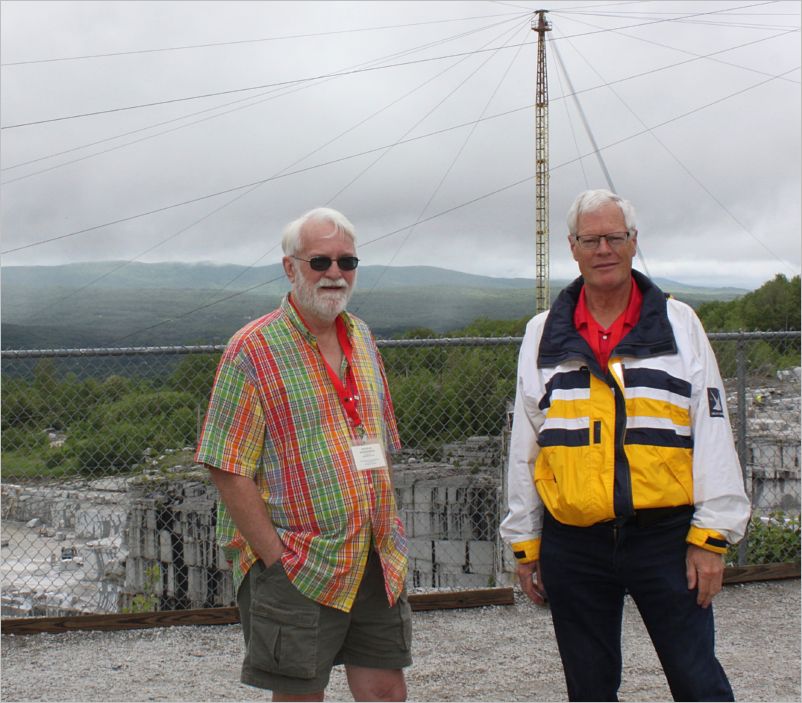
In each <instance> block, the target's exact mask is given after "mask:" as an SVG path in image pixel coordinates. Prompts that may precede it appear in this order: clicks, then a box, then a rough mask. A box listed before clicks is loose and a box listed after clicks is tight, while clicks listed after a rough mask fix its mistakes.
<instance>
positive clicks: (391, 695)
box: [368, 679, 407, 703]
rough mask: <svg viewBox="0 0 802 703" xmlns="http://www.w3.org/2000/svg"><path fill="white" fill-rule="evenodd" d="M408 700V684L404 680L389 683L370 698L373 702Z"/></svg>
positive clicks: (375, 691) (377, 689)
mask: <svg viewBox="0 0 802 703" xmlns="http://www.w3.org/2000/svg"><path fill="white" fill-rule="evenodd" d="M406 699H407V684H406V681H404V679H401V680H400V681H395V682H393V683H388V684H386V685H384V686H382V687H377V688H376V689H374V691H373V694H372V695H371V696H369V697H368V700H371V701H388V703H389V702H390V701H405V700H406Z"/></svg>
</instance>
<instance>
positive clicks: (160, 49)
mask: <svg viewBox="0 0 802 703" xmlns="http://www.w3.org/2000/svg"><path fill="white" fill-rule="evenodd" d="M514 14H520V13H515V12H499V13H496V14H493V15H474V16H473V17H455V18H453V19H447V20H428V21H426V22H407V23H406V24H387V25H381V26H378V27H357V28H354V29H339V30H333V31H331V32H312V33H308V34H284V35H279V36H275V37H261V38H258V39H239V40H234V41H222V42H208V43H206V44H184V45H182V46H166V47H158V48H155V49H132V50H130V51H110V52H107V53H103V54H84V55H83V56H60V57H56V58H50V59H28V60H26V61H7V62H5V63H2V64H0V66H3V67H6V66H25V65H30V64H37V63H55V62H57V61H81V60H84V59H103V58H109V57H113V56H131V55H134V54H155V53H159V52H164V51H184V50H186V49H205V48H208V47H215V46H235V45H238V44H257V43H260V42H272V41H288V40H295V39H309V38H318V37H328V36H333V35H338V34H353V33H355V32H374V31H378V30H386V29H403V28H405V27H420V26H423V25H431V24H444V23H449V24H452V23H454V22H467V21H469V20H479V19H489V18H492V17H505V16H510V15H514Z"/></svg>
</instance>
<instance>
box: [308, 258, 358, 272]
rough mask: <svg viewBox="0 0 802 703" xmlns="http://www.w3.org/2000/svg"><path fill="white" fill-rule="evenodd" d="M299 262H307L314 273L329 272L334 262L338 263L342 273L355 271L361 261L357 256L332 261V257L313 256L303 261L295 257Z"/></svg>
mask: <svg viewBox="0 0 802 703" xmlns="http://www.w3.org/2000/svg"><path fill="white" fill-rule="evenodd" d="M292 258H293V259H298V261H306V263H308V264H309V267H310V268H311V269H312V270H313V271H328V270H329V269H330V268H331V265H332V263H333V262H335V261H336V262H337V266H338V267H339V268H340V271H353V270H354V269H355V268H356V267H357V266H359V259H357V258H356V257H355V256H341V257H340V258H339V259H332V258H331V257H330V256H313V257H312V258H311V259H302V258H301V257H300V256H293V257H292Z"/></svg>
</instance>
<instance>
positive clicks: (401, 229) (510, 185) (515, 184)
mask: <svg viewBox="0 0 802 703" xmlns="http://www.w3.org/2000/svg"><path fill="white" fill-rule="evenodd" d="M798 69H799V66H797V67H796V68H794V69H792V70H794V71H795V70H798ZM772 80H774V79H773V78H768V79H766V80H764V81H760V82H759V83H755V84H754V85H752V86H749V87H747V88H744V89H742V90H738V91H736V92H735V93H731V94H729V95H725V96H724V97H722V98H719V99H717V100H714V101H713V102H711V103H708V104H706V105H702V106H700V107H697V108H694V109H693V110H689V111H687V112H684V113H682V114H680V115H675V116H674V117H672V118H670V119H668V120H665V121H663V122H661V123H660V124H656V125H654V126H653V127H650V128H646V129H643V130H641V131H640V132H636V133H635V134H630V135H629V136H627V137H622V138H621V139H618V140H616V141H614V142H611V143H610V144H607V145H605V146H603V147H601V149H602V150H606V149H612V148H613V147H616V146H619V145H621V144H623V143H625V142H628V141H630V140H632V139H635V138H637V137H640V136H643V135H644V134H650V133H651V132H652V130H655V129H658V128H659V127H664V126H665V125H667V124H671V123H672V122H676V121H678V120H681V119H683V118H684V117H687V116H689V115H692V114H695V113H697V112H700V111H701V110H704V109H706V108H707V107H710V106H711V105H716V104H718V103H721V102H723V101H725V100H728V99H729V98H733V97H736V96H738V95H742V94H744V93H746V92H748V91H750V90H753V89H755V88H758V87H760V86H762V85H765V84H766V83H769V82H771V81H772ZM592 155H593V153H592V152H589V153H587V154H582V155H580V156H577V157H575V158H573V159H569V160H568V161H564V162H563V163H561V164H558V165H556V166H552V167H550V168H549V173H550V174H551V173H552V172H554V171H556V170H558V169H560V168H563V167H565V166H569V165H571V164H573V163H576V162H577V161H579V160H580V159H585V158H587V157H589V156H592ZM533 178H534V174H530V175H529V176H527V177H526V178H522V179H520V180H517V181H515V182H513V183H508V184H507V185H505V186H501V187H500V188H496V189H495V190H492V191H490V192H488V193H484V194H483V195H480V196H477V197H475V198H472V199H471V200H468V201H466V202H463V203H459V204H458V205H454V206H452V207H450V208H447V209H445V210H441V211H440V212H438V213H435V214H434V215H430V216H429V217H425V218H423V219H422V220H420V221H419V222H417V223H415V224H422V223H425V222H431V221H432V220H435V219H437V218H440V217H444V216H445V215H448V214H451V213H452V212H455V211H457V210H460V209H462V208H465V207H468V206H469V205H474V204H475V203H478V202H481V201H482V200H486V199H488V198H491V197H493V196H495V195H498V194H499V193H503V192H505V191H508V190H511V189H512V188H516V187H518V186H520V185H523V184H525V183H531V182H532V179H533ZM410 226H411V225H404V226H403V227H399V228H398V229H395V230H392V231H390V232H385V233H384V234H381V235H379V236H377V237H374V238H373V239H369V240H367V241H365V242H362V243H361V244H360V247H363V248H364V247H366V246H370V245H371V244H375V243H376V242H378V241H381V240H383V239H387V238H388V237H392V236H394V235H396V234H400V233H401V232H404V231H406V230H407V229H408V228H409V227H410ZM791 268H794V269H795V268H796V267H794V266H791ZM281 278H282V277H277V278H274V279H271V280H269V281H264V282H263V283H259V284H257V285H255V286H251V287H250V288H248V289H246V290H242V291H237V292H235V293H232V294H231V295H229V296H226V297H225V298H221V299H220V300H218V301H215V302H211V303H207V304H204V305H201V306H198V307H197V308H194V309H193V310H189V311H187V312H185V313H183V314H182V315H178V316H176V317H174V318H171V319H170V320H163V321H162V322H158V323H156V324H154V325H151V326H149V327H146V328H142V329H140V330H137V331H135V332H132V333H130V334H128V335H126V336H125V337H121V338H119V339H117V340H114V341H122V340H124V339H128V338H130V337H133V336H134V335H137V334H140V333H142V332H146V331H149V330H151V329H154V328H156V327H160V326H161V325H164V324H167V323H168V322H174V321H176V320H178V319H182V318H184V317H188V316H189V315H192V314H194V313H196V312H198V311H199V310H203V309H206V308H209V307H212V306H213V305H216V304H217V303H220V302H224V301H225V300H231V299H232V298H236V297H237V296H239V295H243V294H245V293H248V292H250V291H252V290H255V289H257V288H261V287H262V286H266V285H268V284H270V283H275V282H276V281H278V280H281Z"/></svg>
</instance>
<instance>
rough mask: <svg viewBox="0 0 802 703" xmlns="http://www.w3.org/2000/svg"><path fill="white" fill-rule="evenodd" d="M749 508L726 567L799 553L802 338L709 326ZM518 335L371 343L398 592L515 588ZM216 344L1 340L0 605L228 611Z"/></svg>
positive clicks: (18, 609)
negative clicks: (394, 524)
mask: <svg viewBox="0 0 802 703" xmlns="http://www.w3.org/2000/svg"><path fill="white" fill-rule="evenodd" d="M710 339H711V341H712V343H713V345H714V347H715V349H716V353H717V356H718V359H719V363H720V366H721V371H722V375H723V376H724V377H725V379H726V382H725V385H726V388H727V394H728V402H729V408H730V415H731V420H732V423H733V429H734V431H735V436H736V442H737V446H738V452H739V455H740V457H741V461H742V465H743V468H744V480H745V485H746V490H747V492H748V494H749V495H750V496H751V499H752V504H753V507H754V517H753V520H752V524H751V527H750V532H749V535H748V537H747V539H746V540H744V542H742V544H741V545H740V546H739V547H737V548H735V549H733V550H732V551H731V552H730V554H728V557H727V558H728V561H729V563H730V564H742V565H743V564H761V563H772V562H791V561H796V562H798V561H799V559H800V555H799V544H800V537H799V535H800V527H799V515H800V489H799V486H800V484H799V478H800V476H799V453H800V442H799V437H800V369H799V361H800V334H799V332H778V333H737V334H729V333H727V334H711V335H710ZM520 342H521V339H520V337H491V338H467V337H463V338H449V339H406V340H382V341H380V342H379V346H380V347H381V350H382V354H383V356H384V359H385V365H386V368H387V373H388V376H389V382H390V388H391V391H392V393H393V400H394V403H395V406H396V413H397V416H398V422H399V430H400V432H401V436H402V441H403V445H404V449H403V450H402V452H400V453H399V455H397V456H396V457H394V464H395V468H394V478H395V484H396V491H397V496H398V504H399V509H400V512H401V516H402V519H403V521H404V523H405V525H406V530H407V533H408V535H409V538H410V547H411V553H410V574H409V586H410V587H413V588H420V589H424V588H444V587H446V588H455V589H460V588H477V587H487V586H492V585H502V584H506V583H509V582H510V578H511V573H512V571H513V568H514V565H513V559H512V557H511V555H510V554H509V551H508V550H507V548H506V547H504V546H503V545H502V544H501V543H500V541H499V538H498V524H499V521H500V519H501V517H503V512H504V509H505V508H504V506H505V504H506V501H505V498H504V477H503V474H504V464H505V461H504V458H505V456H506V443H507V439H508V436H509V428H510V425H511V407H512V400H513V396H514V392H515V377H516V364H517V355H518V348H519V346H520ZM221 351H222V347H220V346H207V347H163V348H130V349H98V350H48V351H44V350H37V351H4V352H2V362H3V363H2V373H3V387H2V405H3V413H2V429H3V434H2V465H3V472H2V517H3V522H2V614H3V616H5V617H31V616H40V615H72V614H81V613H104V612H118V611H125V612H144V611H149V610H155V609H161V610H174V609H184V608H199V607H213V606H223V605H232V604H233V603H234V593H233V588H232V582H231V573H230V569H229V565H228V564H227V563H226V561H225V558H224V557H223V555H222V552H221V550H220V549H218V547H217V545H216V543H215V537H214V523H215V510H214V507H215V503H216V500H217V495H216V492H215V489H214V487H213V486H212V484H211V483H210V482H209V480H208V478H207V475H206V472H205V470H204V469H202V468H201V467H198V466H196V465H194V464H193V461H192V453H193V447H194V444H195V440H196V438H197V435H198V431H199V427H200V423H201V422H202V419H203V414H204V412H205V410H206V404H207V402H208V397H209V392H210V390H211V384H212V380H213V377H214V370H215V368H216V365H217V360H218V359H219V355H220V352H221Z"/></svg>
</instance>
